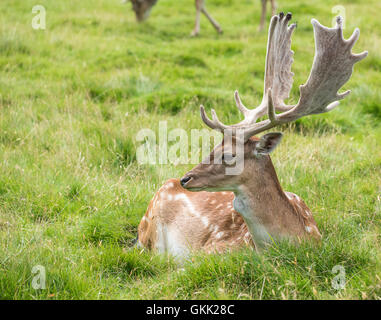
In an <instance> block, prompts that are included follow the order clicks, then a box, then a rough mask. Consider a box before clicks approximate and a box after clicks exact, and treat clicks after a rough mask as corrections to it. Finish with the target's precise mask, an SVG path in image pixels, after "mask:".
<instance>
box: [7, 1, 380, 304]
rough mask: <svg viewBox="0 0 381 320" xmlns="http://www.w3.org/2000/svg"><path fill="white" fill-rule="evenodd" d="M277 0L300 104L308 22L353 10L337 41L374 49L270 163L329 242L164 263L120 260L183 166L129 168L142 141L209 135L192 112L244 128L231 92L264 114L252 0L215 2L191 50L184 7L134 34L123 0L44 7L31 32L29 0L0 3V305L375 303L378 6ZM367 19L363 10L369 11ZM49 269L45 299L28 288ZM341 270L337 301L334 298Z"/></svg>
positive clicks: (310, 49) (165, 6) (163, 11)
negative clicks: (164, 126)
mask: <svg viewBox="0 0 381 320" xmlns="http://www.w3.org/2000/svg"><path fill="white" fill-rule="evenodd" d="M366 2H367V5H365V4H364V1H349V0H348V1H344V0H341V1H340V2H336V1H328V0H327V1H319V2H317V1H312V2H311V1H310V2H308V3H307V2H305V1H301V0H290V1H282V0H279V1H278V5H279V10H284V11H292V12H293V14H294V19H295V20H296V21H297V22H298V29H297V30H296V32H295V34H294V40H293V50H294V51H295V63H294V66H293V71H294V72H295V85H294V88H293V91H292V97H291V101H296V99H297V96H298V85H299V84H301V83H303V82H304V81H305V80H306V79H307V76H308V73H309V69H310V66H311V62H312V59H313V53H314V40H313V33H312V26H311V24H310V19H311V18H312V17H315V18H317V19H318V20H319V21H320V22H321V23H323V24H326V25H330V24H331V21H332V18H333V14H332V13H331V8H332V7H333V6H334V5H337V4H340V5H343V6H344V7H345V9H346V18H347V20H346V29H345V32H344V33H345V36H346V37H348V36H349V35H350V34H351V31H352V30H353V29H354V27H360V29H361V33H362V34H361V37H360V40H359V42H358V43H357V45H356V47H355V49H354V51H355V52H361V51H363V50H365V49H366V50H369V56H368V58H367V59H365V60H364V61H362V62H361V63H359V64H358V65H356V67H355V72H354V75H353V77H352V79H351V80H350V81H349V83H348V84H346V85H345V88H343V89H348V88H350V89H352V94H351V95H350V96H349V97H348V98H346V99H345V100H344V101H342V103H341V105H340V106H339V107H338V108H337V109H335V110H334V111H332V112H331V113H329V114H324V115H320V116H313V117H309V118H307V119H303V120H300V121H298V122H297V123H296V124H293V125H290V126H288V127H284V128H281V130H282V131H284V132H285V138H284V139H283V141H282V144H281V145H280V146H279V148H278V149H277V150H276V151H275V152H274V154H273V156H272V158H273V162H274V165H275V167H276V169H277V172H278V176H279V178H280V180H281V184H282V186H283V187H284V189H285V190H288V191H292V192H295V193H297V194H299V195H300V196H302V197H303V199H304V200H305V201H306V203H307V204H308V205H309V207H310V208H311V209H312V210H313V212H314V215H315V218H316V220H317V223H318V225H319V228H320V230H321V232H322V233H323V241H322V244H321V245H320V246H313V245H311V244H301V245H300V246H298V247H295V246H293V245H289V244H287V243H281V244H278V246H277V247H276V246H274V247H272V248H269V249H268V250H266V251H264V252H263V253H262V254H260V255H258V254H256V253H255V252H253V251H251V250H243V251H239V252H235V253H230V254H228V253H227V254H225V255H218V256H217V255H211V256H205V255H201V254H200V255H196V256H194V257H193V258H192V262H190V263H187V264H185V265H184V266H183V268H184V270H181V269H178V266H177V265H176V263H175V262H174V261H173V259H171V258H168V257H165V256H160V255H156V254H152V253H149V252H140V251H134V250H132V251H130V250H129V249H128V248H129V246H130V244H131V241H132V239H133V238H134V237H135V235H136V229H137V225H138V223H139V221H140V219H141V217H142V216H143V214H144V213H145V210H146V208H147V205H148V203H149V201H150V199H151V198H152V196H153V195H154V193H155V192H156V190H157V189H158V188H159V187H160V185H161V184H162V183H163V182H164V181H165V180H166V179H168V178H171V177H177V178H179V177H181V176H182V175H183V174H184V173H185V172H187V171H188V170H189V169H191V168H192V165H191V164H189V165H176V166H175V165H171V164H168V165H157V166H148V165H147V166H139V165H138V164H137V161H136V156H135V151H136V148H137V147H138V145H139V144H138V143H137V142H136V139H135V136H136V132H137V131H138V130H140V129H141V128H152V129H154V130H156V129H157V127H158V123H159V121H161V120H167V121H168V129H173V128H177V127H181V128H184V129H185V130H186V131H187V132H188V133H190V130H191V129H193V128H203V124H202V122H201V120H200V119H199V112H198V106H199V104H200V103H203V104H204V105H205V106H206V107H207V108H210V107H214V108H215V109H217V110H218V113H219V114H220V115H221V120H223V121H226V122H229V123H233V122H234V121H238V119H239V114H238V112H237V110H236V108H235V107H234V100H233V92H234V90H235V89H239V90H240V93H241V96H242V99H243V101H244V103H245V104H246V105H248V106H255V105H257V104H258V103H259V101H260V99H261V95H262V88H263V71H264V59H265V50H266V38H267V35H266V33H259V32H258V31H257V27H258V23H259V17H260V4H259V1H255V2H254V0H253V1H252V0H250V1H249V0H241V1H238V0H235V1H233V0H231V1H222V0H209V1H208V8H209V11H210V12H211V13H212V14H213V16H214V17H215V18H216V19H217V20H218V21H219V22H220V23H221V25H222V26H223V28H224V34H223V35H217V34H216V33H215V31H214V30H213V28H212V27H211V26H210V25H209V23H208V22H207V21H206V19H205V18H203V19H202V29H201V35H200V37H198V38H190V37H189V34H190V31H191V29H192V27H193V19H194V5H193V3H192V2H191V1H188V0H177V1H175V0H160V1H159V3H158V5H157V6H156V7H155V8H154V10H153V11H152V15H151V18H150V19H149V20H148V21H147V22H146V23H144V24H140V25H138V24H137V23H136V22H135V19H134V16H133V13H132V11H131V9H130V5H127V6H123V5H121V4H120V2H119V1H117V0H115V1H110V0H99V1H90V0H82V1H51V0H50V1H48V0H41V1H39V4H41V5H44V6H45V7H46V10H47V28H46V30H45V31H36V30H33V29H32V28H31V20H32V18H33V14H32V7H33V6H34V5H35V4H36V3H35V1H31V0H23V1H21V0H2V1H1V4H0V9H1V16H0V164H1V165H0V297H1V298H4V299H111V298H117V299H119V298H123V299H140V298H159V299H161V298H168V299H180V298H190V299H193V298H202V299H203V298H210V299H221V298H232V299H259V298H262V299H285V298H288V299H341V298H348V299H380V298H381V267H380V266H381V263H380V261H381V260H380V258H381V253H380V252H381V250H380V249H381V245H380V244H381V243H380V240H381V238H380V230H381V229H380V228H381V223H380V221H381V220H380V218H381V127H380V119H381V102H380V101H381V100H380V92H379V84H380V83H381V74H380V70H381V54H380V49H381V36H380V33H379V32H378V30H380V28H381V21H380V19H379V18H378V16H377V15H374V14H372V12H377V10H378V11H380V10H381V3H380V2H379V1H376V0H369V1H366ZM370 7H371V8H372V10H373V11H372V10H369V8H370ZM35 265H42V266H44V267H45V268H46V273H47V279H46V290H35V289H33V287H32V279H33V274H32V272H31V270H32V268H33V266H35ZM335 265H342V266H344V267H345V270H346V280H347V283H346V287H345V289H343V290H336V289H333V288H332V286H331V281H332V279H333V277H334V276H335V275H334V274H332V272H331V270H332V268H333V267H334V266H335Z"/></svg>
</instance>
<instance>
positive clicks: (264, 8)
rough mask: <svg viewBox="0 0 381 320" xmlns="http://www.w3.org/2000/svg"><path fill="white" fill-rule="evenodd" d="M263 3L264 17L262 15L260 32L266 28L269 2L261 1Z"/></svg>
mask: <svg viewBox="0 0 381 320" xmlns="http://www.w3.org/2000/svg"><path fill="white" fill-rule="evenodd" d="M261 1H262V15H261V23H260V25H259V28H258V30H259V31H263V28H264V26H265V20H266V6H267V0H261Z"/></svg>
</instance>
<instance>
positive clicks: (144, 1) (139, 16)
mask: <svg viewBox="0 0 381 320" xmlns="http://www.w3.org/2000/svg"><path fill="white" fill-rule="evenodd" d="M130 1H131V3H132V10H134V11H135V15H136V20H138V21H139V22H141V21H144V20H146V19H147V18H148V17H149V15H150V13H151V9H152V7H153V6H154V5H155V4H156V2H157V0H130Z"/></svg>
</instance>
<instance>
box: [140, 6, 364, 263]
mask: <svg viewBox="0 0 381 320" xmlns="http://www.w3.org/2000/svg"><path fill="white" fill-rule="evenodd" d="M290 20H291V14H290V13H289V14H287V15H286V16H284V14H283V13H281V14H279V15H278V16H274V17H273V18H272V19H271V24H270V27H269V36H268V45H267V57H266V67H265V80H264V95H263V99H262V103H261V104H260V105H259V106H258V107H257V108H255V109H252V110H250V109H247V108H246V107H245V106H244V105H243V104H242V102H241V100H240V98H239V95H238V93H237V92H236V93H235V100H236V104H237V107H238V109H239V110H240V111H241V112H242V113H243V115H244V117H245V118H244V120H243V121H241V122H240V123H238V124H235V125H230V126H229V125H225V124H223V123H222V122H220V121H219V120H218V118H217V115H216V113H215V111H214V110H212V119H209V118H208V116H207V115H206V113H205V110H204V107H203V106H201V117H202V120H203V121H204V122H205V124H206V125H207V126H209V127H210V128H212V129H214V130H218V131H221V132H223V133H224V135H225V137H226V136H227V135H229V136H231V137H232V138H231V139H230V140H229V139H228V141H226V139H224V141H223V142H222V143H221V144H220V145H218V146H217V147H215V149H214V150H213V151H212V153H211V154H210V156H209V158H208V159H207V160H210V161H203V162H202V163H200V164H199V165H197V166H196V167H195V168H194V169H192V170H191V171H189V172H188V173H187V174H186V175H185V176H184V177H183V178H182V179H181V180H180V181H179V180H176V179H171V180H169V181H167V182H166V183H165V184H164V185H163V186H162V187H161V188H160V190H159V191H158V192H157V193H156V194H155V196H154V198H153V200H152V201H151V203H150V205H149V207H148V210H147V213H146V214H145V216H144V217H143V219H142V221H141V223H140V225H139V229H138V241H139V245H140V246H143V247H146V248H150V249H155V250H157V251H159V252H165V251H167V252H169V253H171V254H174V255H178V256H179V255H186V254H188V253H189V252H190V251H191V250H205V251H207V252H213V251H217V252H221V251H223V250H226V249H227V248H235V247H239V246H241V245H243V244H245V243H247V244H250V243H252V242H251V241H253V242H254V244H255V247H257V248H261V247H263V246H265V245H266V244H267V243H271V242H272V241H276V240H278V239H317V240H320V238H321V234H320V232H319V230H318V227H317V225H316V222H315V220H314V218H313V216H312V213H311V211H310V209H309V208H308V207H307V206H306V204H305V203H304V202H303V200H302V199H301V198H300V197H298V196H297V195H296V194H293V193H291V192H284V191H283V190H282V188H281V186H280V184H279V181H278V178H277V175H276V173H275V170H274V167H273V164H272V162H271V159H270V156H269V153H270V152H271V151H273V150H274V149H275V147H276V146H277V145H278V143H279V142H280V140H281V137H282V134H281V133H277V132H273V133H268V134H265V135H264V136H262V137H261V138H255V137H253V136H254V135H257V134H259V133H261V132H263V131H265V130H268V129H271V128H273V127H275V126H278V125H281V124H285V123H289V122H292V121H295V120H296V119H299V118H302V117H304V116H308V115H312V114H319V113H325V112H329V111H331V110H332V109H333V108H334V107H336V106H337V105H338V104H339V101H338V100H341V99H343V98H344V97H345V96H347V95H348V94H349V92H350V91H346V92H344V93H341V94H339V93H338V90H339V89H340V88H341V87H342V86H343V85H344V84H345V83H346V82H347V81H348V80H349V78H350V77H351V75H352V71H353V66H354V64H355V63H356V62H358V61H360V60H362V59H364V58H365V57H366V56H367V52H363V53H361V54H352V53H351V49H352V47H353V46H354V44H355V42H356V41H357V39H358V37H359V30H358V29H356V30H355V31H354V33H353V35H352V36H351V37H350V39H349V40H344V38H343V33H342V20H341V18H340V17H338V18H337V26H336V28H332V29H331V28H327V27H324V26H322V25H321V24H319V22H318V21H316V20H314V19H313V20H312V25H313V27H314V33H315V46H316V51H315V58H314V62H313V66H312V69H311V73H310V75H309V78H308V80H307V83H306V84H304V85H302V86H300V98H299V101H298V103H297V104H296V105H287V104H285V103H284V99H286V98H288V96H289V93H290V90H291V87H292V82H293V73H292V72H291V65H292V62H293V52H292V51H291V49H290V48H291V35H292V33H293V31H294V29H295V27H296V25H295V24H292V25H290V26H288V22H289V21H290ZM276 111H279V112H281V113H279V114H277V113H276ZM266 113H267V114H268V119H266V120H262V121H259V122H257V120H258V119H259V118H260V117H262V116H264V115H265V114H266ZM238 144H243V154H241V156H240V155H239V154H238V153H237V150H238ZM232 159H235V162H238V161H242V163H243V171H242V172H241V174H239V175H227V174H226V169H227V168H229V167H230V166H232ZM216 160H220V161H219V162H220V163H218V161H216ZM208 162H209V163H208ZM192 191H200V192H192Z"/></svg>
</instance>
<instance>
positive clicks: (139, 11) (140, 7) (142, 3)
mask: <svg viewBox="0 0 381 320" xmlns="http://www.w3.org/2000/svg"><path fill="white" fill-rule="evenodd" d="M128 1H131V3H132V9H133V10H134V11H135V15H136V19H137V20H138V21H139V22H141V21H144V20H145V19H147V18H148V17H149V15H150V13H151V10H152V7H153V6H154V5H155V4H156V3H157V1H158V0H125V1H123V2H124V3H126V2H128ZM261 1H262V15H261V24H260V27H259V30H263V27H264V24H265V19H266V4H267V1H269V0H261ZM195 3H196V22H195V27H194V29H193V31H192V33H191V35H192V36H197V35H198V34H199V33H200V18H201V13H203V14H204V15H205V17H207V18H208V20H209V21H210V23H211V24H212V25H213V27H214V28H215V29H216V31H217V32H218V33H222V29H221V27H220V25H219V24H218V22H217V21H216V20H214V19H213V18H212V16H211V15H210V14H209V12H208V11H207V10H206V7H205V0H195ZM271 6H272V13H273V15H274V14H275V11H276V4H275V0H271Z"/></svg>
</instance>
